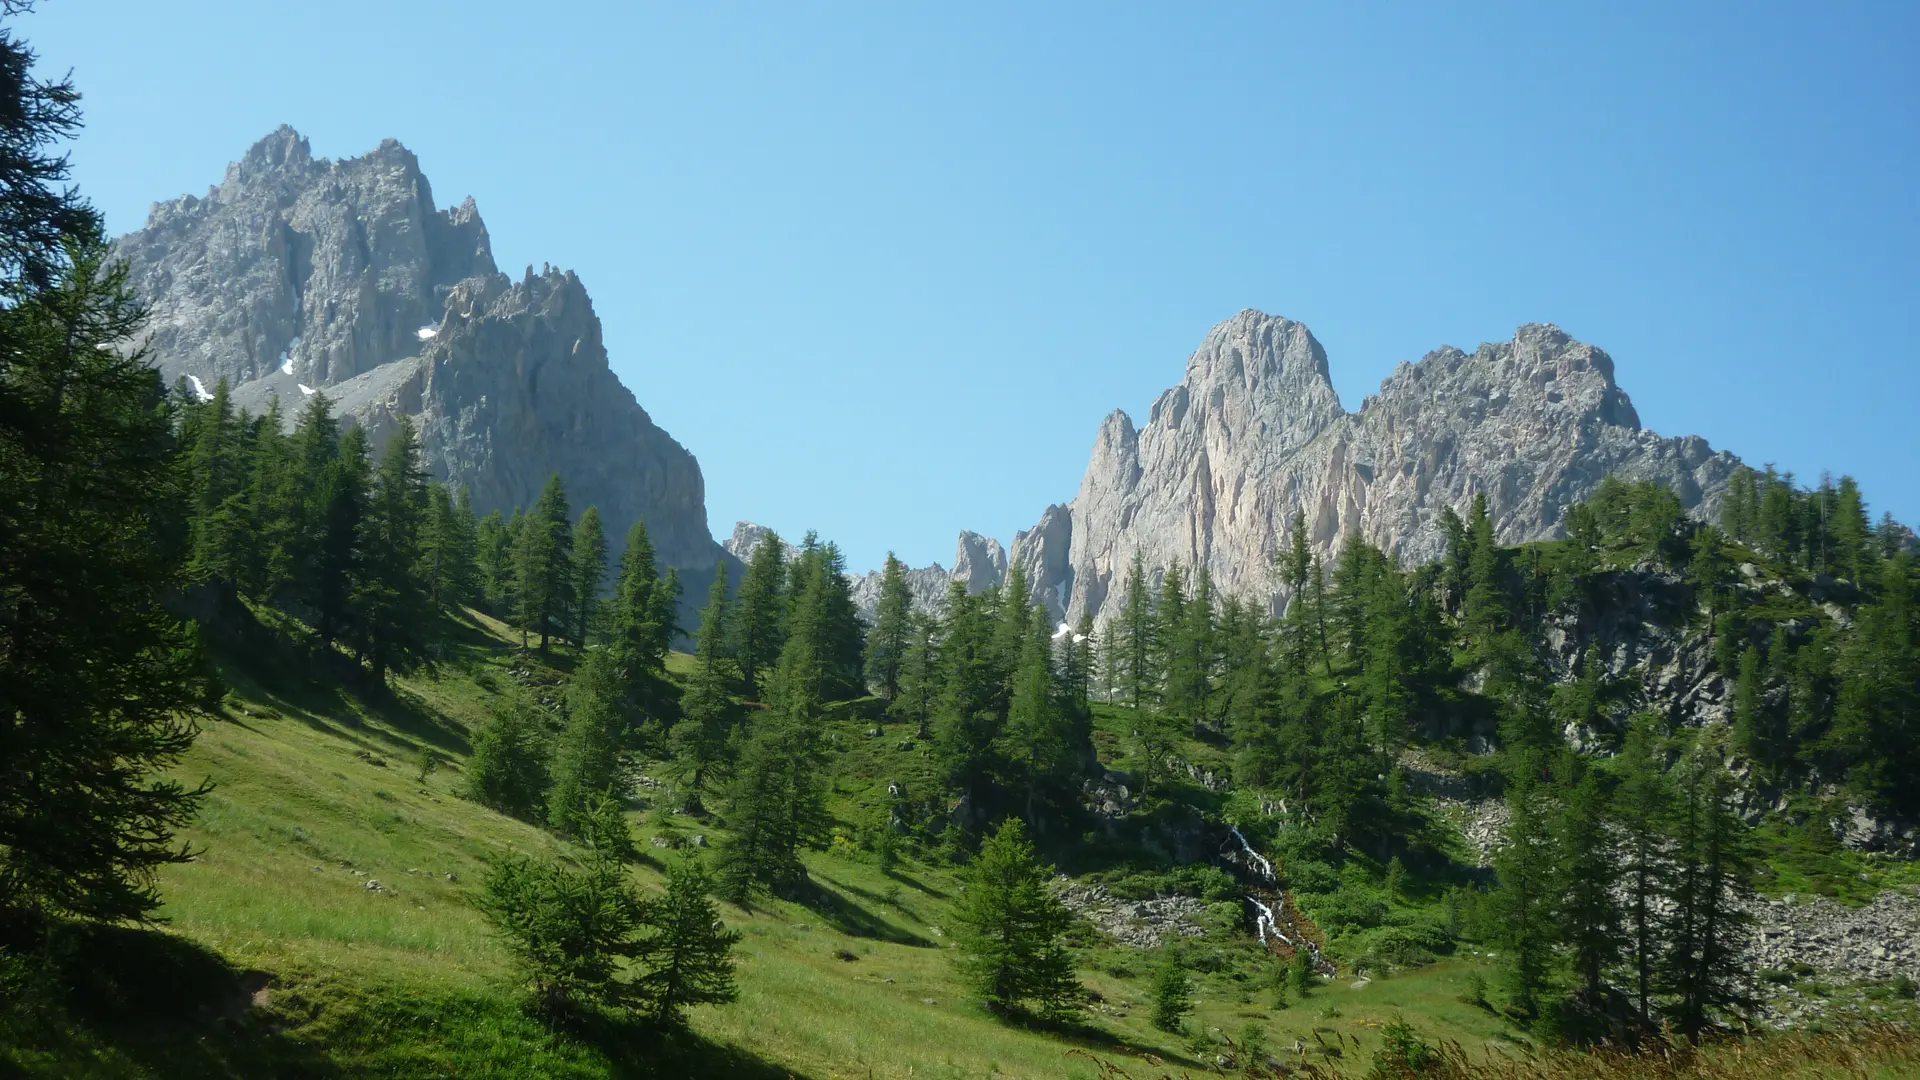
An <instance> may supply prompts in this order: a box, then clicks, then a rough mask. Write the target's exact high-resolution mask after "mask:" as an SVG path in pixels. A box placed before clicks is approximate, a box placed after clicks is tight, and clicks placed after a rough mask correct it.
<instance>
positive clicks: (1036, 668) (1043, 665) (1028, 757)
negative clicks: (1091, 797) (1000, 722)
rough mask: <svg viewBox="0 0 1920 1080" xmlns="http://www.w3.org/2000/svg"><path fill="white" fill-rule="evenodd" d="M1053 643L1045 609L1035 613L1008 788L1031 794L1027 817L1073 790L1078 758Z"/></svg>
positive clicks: (1009, 741)
mask: <svg viewBox="0 0 1920 1080" xmlns="http://www.w3.org/2000/svg"><path fill="white" fill-rule="evenodd" d="M1052 661H1053V641H1052V637H1051V635H1050V633H1049V626H1048V620H1047V613H1046V610H1045V609H1044V608H1039V607H1035V608H1032V609H1030V611H1029V618H1028V620H1027V637H1026V641H1025V642H1024V643H1023V645H1022V648H1021V650H1020V659H1019V662H1018V665H1017V666H1016V667H1015V669H1014V675H1013V701H1012V704H1011V705H1010V706H1009V708H1008V711H1007V724H1006V731H1005V735H1004V736H1003V738H1004V742H1005V747H1006V750H1005V756H1006V758H1007V760H1008V762H1009V764H1010V765H1011V769H1010V775H1009V776H1008V778H1007V779H1008V786H1010V787H1011V788H1012V789H1013V790H1015V791H1019V790H1021V789H1023V788H1024V789H1025V791H1026V816H1027V819H1028V820H1029V821H1035V822H1036V823H1037V821H1038V819H1037V818H1036V817H1035V808H1036V803H1037V802H1038V801H1040V800H1043V799H1045V798H1047V797H1049V796H1050V795H1053V794H1055V793H1056V792H1060V791H1066V790H1071V784H1072V777H1073V774H1074V766H1075V765H1076V764H1077V762H1078V760H1079V755H1078V754H1077V752H1076V751H1078V750H1079V747H1078V746H1076V745H1074V736H1073V731H1072V726H1071V717H1070V716H1069V714H1068V712H1067V709H1066V707H1065V704H1066V703H1065V701H1064V700H1063V696H1062V695H1061V693H1060V690H1059V686H1058V684H1057V681H1056V679H1055V676H1054V671H1053V662H1052Z"/></svg>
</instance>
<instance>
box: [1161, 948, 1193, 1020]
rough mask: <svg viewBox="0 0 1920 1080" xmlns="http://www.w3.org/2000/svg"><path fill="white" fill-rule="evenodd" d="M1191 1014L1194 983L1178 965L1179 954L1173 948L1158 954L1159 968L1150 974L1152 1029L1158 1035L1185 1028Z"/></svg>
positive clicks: (1179, 963)
mask: <svg viewBox="0 0 1920 1080" xmlns="http://www.w3.org/2000/svg"><path fill="white" fill-rule="evenodd" d="M1192 1011H1193V981H1192V980H1191V979H1189V978H1187V969H1186V967H1185V966H1184V965H1182V964H1181V962H1180V953H1179V951H1178V950H1177V949H1175V948H1174V947H1172V946H1170V945H1169V946H1163V947H1162V948H1161V950H1160V963H1159V966H1158V967H1156V968H1154V972H1153V1026H1154V1027H1157V1028H1159V1029H1160V1030H1161V1031H1174V1032H1177V1031H1179V1030H1181V1029H1182V1028H1183V1027H1185V1026H1186V1020H1187V1014H1188V1013H1190V1012H1192Z"/></svg>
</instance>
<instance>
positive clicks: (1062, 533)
mask: <svg viewBox="0 0 1920 1080" xmlns="http://www.w3.org/2000/svg"><path fill="white" fill-rule="evenodd" d="M1011 562H1012V565H1013V566H1016V567H1019V569H1020V574H1021V576H1022V577H1025V578H1026V579H1027V588H1028V589H1029V590H1030V591H1031V592H1032V594H1033V602H1034V603H1036V604H1042V605H1044V606H1045V607H1046V609H1047V614H1048V615H1051V616H1052V617H1053V618H1054V619H1055V620H1056V621H1057V620H1061V619H1064V618H1066V614H1067V604H1068V602H1069V601H1071V600H1072V599H1073V513H1072V511H1070V510H1068V509H1067V508H1066V507H1064V506H1061V505H1059V504H1058V503H1056V504H1054V505H1052V506H1049V507H1047V512H1046V513H1044V514H1041V515H1040V521H1039V523H1038V524H1036V525H1035V526H1034V527H1033V528H1031V529H1022V530H1021V531H1020V532H1017V533H1015V534H1013V554H1012V556H1011Z"/></svg>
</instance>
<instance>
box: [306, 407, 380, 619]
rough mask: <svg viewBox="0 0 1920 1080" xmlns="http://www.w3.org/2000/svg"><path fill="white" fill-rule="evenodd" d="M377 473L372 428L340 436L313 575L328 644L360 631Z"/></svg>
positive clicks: (316, 503)
mask: <svg viewBox="0 0 1920 1080" xmlns="http://www.w3.org/2000/svg"><path fill="white" fill-rule="evenodd" d="M314 396H315V397H319V396H320V395H318V394H315V395H314ZM372 473H373V470H372V465H371V464H370V462H369V460H368V455H367V433H366V429H365V428H363V427H361V426H360V425H358V424H355V425H354V426H353V427H350V428H348V429H347V431H346V433H345V434H344V435H342V436H341V437H340V449H339V452H338V454H337V455H336V456H335V457H334V458H333V459H332V460H331V461H329V462H328V463H327V465H326V467H325V469H324V470H322V472H321V475H320V483H319V486H318V487H317V488H315V489H314V495H313V502H312V507H313V510H312V520H313V522H314V526H315V528H314V534H313V535H314V539H315V541H316V542H317V545H318V547H317V550H316V551H315V552H314V556H313V561H312V563H311V569H310V571H309V575H310V576H309V584H308V597H309V601H310V603H311V605H312V609H313V614H314V626H315V629H317V630H318V631H319V633H320V640H321V641H322V642H323V643H324V644H329V645H330V644H332V643H333V642H334V640H336V639H337V638H340V637H342V636H345V635H348V634H350V633H352V632H353V629H354V628H353V626H352V619H353V616H354V596H353V593H354V586H355V584H356V582H357V581H358V579H359V577H360V573H361V570H362V569H363V561H364V559H365V557H366V551H365V547H364V545H363V543H362V541H363V539H364V537H365V533H364V528H365V523H366V515H367V500H368V496H369V494H370V491H371V488H372V481H373V475H372Z"/></svg>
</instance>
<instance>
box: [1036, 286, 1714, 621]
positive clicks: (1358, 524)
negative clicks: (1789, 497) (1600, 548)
mask: <svg viewBox="0 0 1920 1080" xmlns="http://www.w3.org/2000/svg"><path fill="white" fill-rule="evenodd" d="M1737 465H1738V462H1737V460H1736V459H1734V458H1733V457H1732V456H1730V455H1728V454H1724V453H1716V452H1714V451H1713V449H1712V448H1711V447H1710V446H1708V445H1707V444H1706V442H1705V441H1704V440H1702V439H1699V438H1696V437H1688V438H1683V439H1663V438H1661V437H1660V436H1658V435H1655V434H1653V433H1651V432H1647V431H1645V430H1643V429H1642V428H1641V426H1640V418H1639V415H1638V413H1636V412H1635V411H1634V408H1633V403H1632V401H1631V400H1630V399H1629V398H1628V396H1627V394H1626V393H1625V391H1623V390H1621V389H1620V387H1619V386H1618V385H1617V384H1616V382H1615V381H1614V362H1613V359H1612V357H1610V356H1608V355H1607V354H1606V353H1605V352H1604V351H1602V350H1600V349H1597V348H1595V347H1593V346H1591V345H1587V344H1584V343H1582V342H1579V341H1576V340H1575V339H1574V338H1573V337H1572V336H1571V335H1569V334H1568V333H1567V332H1566V331H1564V330H1562V329H1561V328H1559V327H1557V326H1553V325H1551V324H1545V323H1535V324H1529V325H1527V326H1522V327H1520V328H1519V329H1518V330H1516V331H1515V332H1514V335H1513V337H1512V338H1511V339H1510V340H1508V341H1505V342H1499V343H1489V344H1483V345H1481V346H1480V347H1479V348H1477V349H1476V350H1475V351H1473V352H1472V353H1466V352H1462V351H1461V350H1459V349H1455V348H1452V347H1444V348H1441V349H1438V350H1435V351H1433V352H1431V353H1428V354H1427V355H1426V356H1425V357H1424V358H1423V359H1421V360H1420V361H1418V362H1417V363H1409V364H1402V365H1400V366H1399V367H1398V368H1397V369H1395V370H1394V372H1393V373H1392V374H1391V375H1390V376H1389V377H1388V378H1387V379H1386V380H1385V381H1384V382H1382V383H1381V386H1380V390H1379V392H1378V393H1376V394H1374V395H1372V396H1370V397H1368V398H1367V399H1366V400H1365V401H1364V402H1363V403H1362V405H1361V407H1360V409H1359V411H1358V412H1355V413H1348V412H1346V411H1345V410H1344V409H1343V408H1342V407H1341V405H1340V402H1339V398H1338V396H1337V395H1336V394H1335V392H1334V389H1333V385H1332V382H1331V380H1330V378H1329V375H1328V367H1327V358H1326V353H1325V350H1324V349H1322V348H1321V346H1320V344H1319V342H1318V341H1316V340H1314V338H1313V335H1312V334H1311V333H1310V332H1309V331H1308V330H1307V328H1306V327H1305V326H1302V325H1301V324H1299V323H1296V322H1293V321H1291V320H1287V319H1281V318H1275V317H1273V316H1269V315H1265V314H1262V313H1260V312H1257V311H1251V310H1249V311H1242V312H1241V313H1239V314H1238V315H1236V316H1234V317H1233V318H1231V319H1228V320H1227V321H1225V322H1223V323H1220V324H1219V325H1217V326H1215V327H1214V328H1213V329H1212V330H1211V331H1209V332H1208V333H1207V335H1206V337H1205V339H1204V340H1203V341H1202V342H1201V344H1200V348H1199V349H1198V350H1196V351H1195V352H1194V354H1193V355H1192V356H1191V357H1190V358H1189V359H1188V361H1187V366H1186V373H1185V377H1184V378H1183V379H1182V380H1181V382H1180V383H1179V384H1178V385H1176V386H1174V387H1172V388H1170V389H1169V390H1167V391H1166V392H1165V393H1163V394H1162V395H1160V397H1159V398H1158V399H1157V400H1156V401H1155V402H1154V405H1153V409H1152V412H1151V413H1150V415H1149V418H1148V422H1147V423H1146V425H1145V426H1143V427H1140V428H1138V429H1136V428H1135V427H1134V424H1133V421H1132V420H1131V418H1129V417H1128V416H1127V415H1126V414H1125V413H1124V412H1115V413H1112V414H1110V415H1109V416H1108V417H1107V418H1106V419H1105V420H1104V421H1103V422H1102V423H1101V425H1100V430H1099V432H1098V434H1097V435H1096V437H1095V439H1094V446H1093V453H1092V455H1091V459H1090V461H1089V463H1088V467H1087V472H1086V475H1085V476H1084V477H1083V479H1082V480H1081V484H1080V491H1079V494H1078V495H1077V496H1075V498H1074V500H1073V501H1072V503H1070V504H1068V505H1067V506H1065V507H1058V506H1055V507H1049V508H1048V509H1047V511H1046V513H1045V515H1043V517H1042V519H1041V521H1040V522H1039V523H1038V524H1036V525H1035V527H1034V528H1033V529H1031V530H1027V531H1025V532H1023V533H1022V534H1021V536H1020V537H1019V538H1018V539H1017V540H1016V542H1015V545H1014V561H1015V563H1017V564H1018V565H1020V566H1021V568H1022V570H1023V572H1024V573H1025V574H1026V576H1027V577H1028V579H1029V581H1030V582H1031V584H1032V586H1033V589H1034V594H1035V596H1036V597H1037V598H1039V599H1041V600H1042V601H1043V602H1045V603H1047V605H1048V606H1049V608H1051V609H1053V613H1054V614H1055V615H1056V616H1057V617H1060V618H1066V619H1073V618H1077V617H1078V616H1079V615H1080V614H1081V613H1082V612H1087V613H1091V614H1093V615H1095V616H1096V617H1098V616H1100V615H1101V614H1102V613H1103V612H1105V611H1107V610H1108V609H1109V607H1108V606H1109V604H1111V603H1112V602H1113V601H1114V600H1116V599H1117V598H1119V594H1120V592H1121V590H1122V589H1123V587H1124V578H1125V575H1126V569H1127V565H1128V564H1129V563H1130V562H1131V560H1132V558H1133V555H1134V553H1135V552H1138V553H1139V554H1140V555H1141V557H1142V561H1143V562H1144V563H1145V565H1146V568H1147V570H1148V576H1149V577H1150V578H1153V579H1157V577H1158V576H1159V574H1160V572H1161V571H1163V570H1164V569H1165V568H1166V567H1167V566H1169V565H1171V564H1172V563H1173V562H1175V561H1178V562H1180V563H1181V564H1183V565H1185V566H1188V567H1194V566H1205V567H1207V568H1208V570H1209V571H1210V572H1211V573H1212V575H1213V579H1214V581H1215V583H1216V585H1217V586H1218V587H1219V588H1221V589H1222V590H1224V591H1227V592H1233V593H1237V594H1239V595H1242V596H1247V597H1261V598H1265V599H1267V600H1269V601H1270V602H1271V603H1272V604H1273V605H1274V606H1276V607H1277V606H1279V605H1280V604H1281V603H1283V602H1284V600H1285V598H1284V597H1283V596H1281V595H1279V593H1278V592H1277V590H1276V587H1275V583H1274V580H1273V575H1272V572H1271V567H1272V563H1273V558H1274V555H1275V553H1276V551H1277V550H1278V548H1279V546H1280V544H1281V543H1282V541H1283V539H1284V537H1285V535H1286V533H1287V531H1288V529H1289V528H1290V526H1291V524H1292V522H1293V520H1294V518H1295V517H1296V516H1297V517H1300V518H1302V519H1304V521H1305V523H1306V526H1307V531H1308V534H1309V537H1310V539H1311V541H1312V543H1313V545H1314V547H1315V548H1316V550H1317V551H1318V552H1319V554H1320V556H1321V557H1322V559H1323V560H1326V561H1328V562H1331V560H1332V559H1333V558H1334V557H1335V553H1336V552H1337V551H1338V550H1339V547H1340V546H1341V544H1342V543H1343V542H1344V541H1345V539H1346V537H1348V536H1350V535H1355V534H1357V535H1359V536H1361V537H1363V538H1365V539H1366V540H1367V541H1369V542H1371V543H1373V544H1375V545H1377V546H1379V547H1380V548H1382V549H1383V550H1385V551H1387V552H1388V553H1389V554H1391V555H1393V556H1396V557H1398V558H1400V559H1402V560H1403V561H1409V562H1412V561H1423V560H1425V559H1428V558H1431V557H1433V556H1435V555H1437V554H1438V553H1439V551H1440V548H1441V545H1442V538H1441V535H1440V530H1439V524H1438V522H1439V515H1440V511H1441V510H1442V508H1444V507H1453V508H1454V509H1455V510H1456V511H1458V512H1462V513H1464V512H1465V511H1466V509H1467V508H1468V507H1469V506H1470V505H1471V503H1472V501H1473V499H1474V497H1475V496H1476V495H1479V494H1485V495H1486V496H1487V498H1488V501H1489V504H1490V506H1491V508H1492V512H1493V515H1494V521H1495V524H1496V529H1497V532H1498V533H1499V536H1500V539H1501V540H1502V542H1505V543H1517V542H1522V541H1526V540H1534V539H1542V538H1546V537H1550V536H1553V535H1556V534H1557V533H1558V531H1559V529H1560V521H1561V516H1562V514H1563V513H1564V512H1565V510H1566V508H1567V507H1568V506H1570V505H1572V504H1573V503H1575V502H1577V501H1579V500H1580V499H1582V498H1584V497H1585V496H1586V495H1587V494H1588V493H1589V492H1591V491H1592V490H1593V488H1594V486H1595V485H1597V484H1598V483H1599V482H1600V480H1601V479H1603V478H1604V477H1606V476H1607V475H1609V474H1613V473H1619V474H1622V475H1624V476H1626V477H1628V478H1650V479H1657V480H1660V481H1662V482H1664V483H1666V484H1668V485H1669V486H1670V487H1672V488H1673V489H1674V490H1675V491H1676V492H1677V493H1678V494H1679V495H1680V498H1681V501H1682V502H1683V503H1684V504H1685V505H1686V506H1687V507H1688V509H1689V510H1690V511H1691V512H1693V513H1696V514H1700V515H1703V516H1708V517H1711V516H1714V515H1716V514H1717V513H1718V507H1719V500H1720V497H1721V494H1722V492H1723V491H1724V489H1725V486H1726V482H1727V480H1728V478H1729V477H1730V476H1731V475H1732V472H1733V470H1734V468H1735V467H1736V466H1737ZM1063 546H1064V547H1066V548H1067V549H1068V554H1067V555H1066V556H1065V557H1064V558H1061V557H1060V556H1059V551H1060V549H1061V548H1062V547H1063ZM1043 552H1044V556H1043V554H1042V553H1043Z"/></svg>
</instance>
